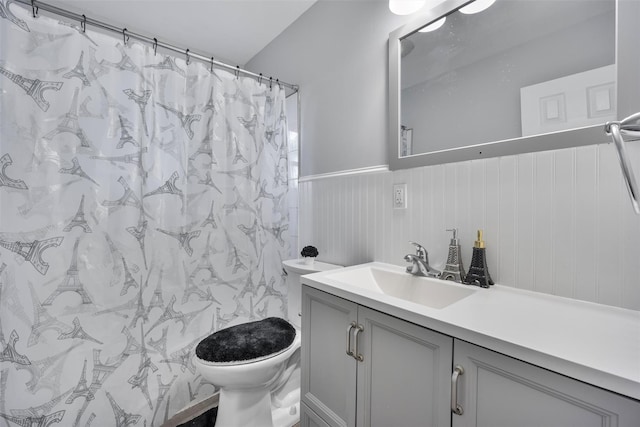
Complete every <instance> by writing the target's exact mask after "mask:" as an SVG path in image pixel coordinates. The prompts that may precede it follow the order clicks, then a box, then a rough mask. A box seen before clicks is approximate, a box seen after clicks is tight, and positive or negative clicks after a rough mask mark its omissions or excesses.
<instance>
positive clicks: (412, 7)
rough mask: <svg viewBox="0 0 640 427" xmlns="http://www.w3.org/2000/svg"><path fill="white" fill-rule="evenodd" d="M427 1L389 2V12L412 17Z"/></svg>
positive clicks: (397, 0) (400, 0) (398, 0)
mask: <svg viewBox="0 0 640 427" xmlns="http://www.w3.org/2000/svg"><path fill="white" fill-rule="evenodd" d="M426 2H427V1H426V0H389V10H390V11H391V12H393V13H395V14H396V15H411V14H412V13H413V12H417V11H418V10H419V9H421V8H422V7H423V6H424V5H425V3H426Z"/></svg>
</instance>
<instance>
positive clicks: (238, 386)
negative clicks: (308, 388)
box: [193, 259, 341, 427]
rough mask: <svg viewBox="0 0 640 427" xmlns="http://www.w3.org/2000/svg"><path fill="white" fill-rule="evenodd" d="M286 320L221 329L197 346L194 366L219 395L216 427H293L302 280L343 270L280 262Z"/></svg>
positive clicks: (296, 416) (297, 398) (297, 390)
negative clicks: (283, 279)
mask: <svg viewBox="0 0 640 427" xmlns="http://www.w3.org/2000/svg"><path fill="white" fill-rule="evenodd" d="M282 266H283V269H284V271H285V273H286V275H287V279H286V281H287V288H288V296H287V299H288V304H287V313H288V317H287V319H281V318H277V317H270V318H266V319H262V320H259V321H255V322H248V323H243V324H240V325H235V326H230V327H228V328H224V329H221V330H219V331H217V332H215V333H213V334H211V335H209V336H208V337H207V338H205V339H203V340H202V341H200V343H199V344H198V346H197V347H196V354H195V357H194V359H193V362H194V364H195V366H196V369H197V370H198V372H199V373H200V374H201V375H202V377H203V378H204V379H206V380H207V381H209V382H210V383H212V384H214V385H215V386H216V387H218V388H219V389H220V399H219V403H218V414H217V417H216V423H215V426H216V427H247V426H252V427H291V426H292V425H294V424H296V423H297V422H298V420H299V412H300V344H301V342H302V340H301V336H300V331H301V330H300V320H301V316H300V308H301V302H302V301H301V283H300V276H302V275H304V274H310V273H315V272H319V271H326V270H332V269H336V268H340V267H341V266H338V265H334V264H328V263H323V262H319V261H314V262H313V263H311V264H308V263H307V262H306V261H305V260H303V259H294V260H287V261H283V262H282Z"/></svg>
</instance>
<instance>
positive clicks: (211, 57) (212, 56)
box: [211, 56, 213, 73]
mask: <svg viewBox="0 0 640 427" xmlns="http://www.w3.org/2000/svg"><path fill="white" fill-rule="evenodd" d="M211 73H213V56H212V57H211Z"/></svg>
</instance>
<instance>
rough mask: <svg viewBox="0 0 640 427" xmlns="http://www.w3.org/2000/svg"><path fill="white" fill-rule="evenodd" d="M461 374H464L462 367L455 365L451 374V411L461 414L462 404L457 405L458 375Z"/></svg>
mask: <svg viewBox="0 0 640 427" xmlns="http://www.w3.org/2000/svg"><path fill="white" fill-rule="evenodd" d="M462 374H464V368H463V367H462V366H460V365H456V367H455V368H454V370H453V375H451V412H453V413H454V414H456V415H462V413H463V412H464V410H463V409H462V406H460V405H458V377H459V376H460V375H462Z"/></svg>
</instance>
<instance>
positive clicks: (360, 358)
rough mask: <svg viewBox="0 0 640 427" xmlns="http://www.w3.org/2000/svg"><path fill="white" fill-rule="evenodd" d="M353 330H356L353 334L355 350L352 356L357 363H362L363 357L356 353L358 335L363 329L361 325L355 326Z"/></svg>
mask: <svg viewBox="0 0 640 427" xmlns="http://www.w3.org/2000/svg"><path fill="white" fill-rule="evenodd" d="M355 329H356V332H355V334H353V340H354V341H355V342H356V348H355V351H354V354H353V355H352V356H353V357H354V359H356V360H357V361H358V362H362V361H363V360H364V356H363V355H361V354H359V353H358V334H359V333H360V332H362V331H364V327H363V326H362V325H355Z"/></svg>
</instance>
